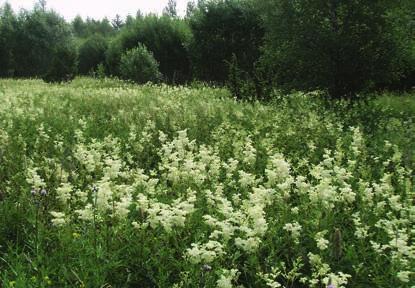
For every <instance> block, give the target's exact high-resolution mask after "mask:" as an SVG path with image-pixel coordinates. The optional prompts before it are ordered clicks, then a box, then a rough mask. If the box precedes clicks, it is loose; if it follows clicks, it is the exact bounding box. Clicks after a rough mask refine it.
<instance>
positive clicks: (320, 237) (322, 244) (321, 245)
mask: <svg viewBox="0 0 415 288" xmlns="http://www.w3.org/2000/svg"><path fill="white" fill-rule="evenodd" d="M326 234H327V230H324V231H322V232H318V233H317V234H316V236H315V237H314V239H315V240H316V243H317V247H318V249H320V250H322V251H323V250H326V249H327V248H328V244H329V241H328V240H327V239H325V238H324V235H326Z"/></svg>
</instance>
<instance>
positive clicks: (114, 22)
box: [111, 14, 124, 31]
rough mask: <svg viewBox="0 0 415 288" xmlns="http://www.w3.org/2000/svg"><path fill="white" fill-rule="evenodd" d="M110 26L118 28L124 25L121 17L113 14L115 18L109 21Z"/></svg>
mask: <svg viewBox="0 0 415 288" xmlns="http://www.w3.org/2000/svg"><path fill="white" fill-rule="evenodd" d="M111 24H112V27H114V29H115V30H117V31H118V30H120V29H121V28H122V26H124V22H123V21H122V19H121V16H120V15H118V14H117V15H115V18H114V19H113V20H112V21H111Z"/></svg>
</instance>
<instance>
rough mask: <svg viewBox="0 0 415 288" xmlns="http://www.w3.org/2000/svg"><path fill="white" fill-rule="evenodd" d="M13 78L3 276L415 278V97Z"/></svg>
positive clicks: (8, 98) (29, 283)
mask: <svg viewBox="0 0 415 288" xmlns="http://www.w3.org/2000/svg"><path fill="white" fill-rule="evenodd" d="M0 87H1V90H0V100H1V103H2V105H0V122H1V123H3V125H2V126H1V127H0V151H1V153H0V161H1V165H0V195H1V197H0V218H1V219H2V221H0V279H1V280H0V283H1V284H0V285H1V286H2V287H103V286H112V287H238V286H243V287H327V286H329V284H332V286H333V285H334V286H335V287H402V288H409V287H411V286H412V283H414V279H415V278H414V277H415V275H414V273H413V267H414V265H415V262H414V251H415V250H414V249H415V247H414V234H413V231H412V230H413V226H414V224H415V223H414V221H415V218H414V206H413V199H414V198H413V197H414V190H413V187H414V186H413V184H414V183H413V181H414V174H413V171H414V168H415V155H414V151H415V149H414V143H415V138H414V137H415V125H414V123H415V119H414V115H415V113H414V110H413V109H415V105H414V98H413V95H410V94H408V95H407V96H403V97H402V98H401V97H398V96H396V95H383V96H380V97H379V99H378V100H370V106H369V107H371V108H370V110H369V111H372V110H376V111H377V113H376V114H370V113H367V112H368V110H367V108H365V107H364V106H357V105H356V106H352V107H350V106H349V105H348V103H344V104H343V103H338V104H337V105H338V107H337V109H336V110H337V111H339V110H343V111H344V112H343V113H341V114H340V115H337V114H336V113H334V112H333V111H332V110H330V109H325V108H324V106H323V105H321V102H320V100H319V98H318V97H317V96H318V95H316V94H315V93H313V94H303V93H296V94H292V95H284V97H283V99H284V100H283V101H281V102H280V103H278V105H275V106H274V105H273V104H272V103H270V104H268V105H264V104H261V103H240V102H236V101H234V100H233V99H231V97H230V94H229V92H228V91H227V90H225V89H218V88H215V89H214V88H209V87H206V86H200V88H198V89H192V88H186V87H169V86H165V85H158V86H150V85H145V86H135V85H132V84H131V83H126V82H120V81H117V80H114V79H107V78H105V79H100V80H92V79H87V78H80V79H75V80H74V81H73V82H71V83H70V84H65V85H48V84H45V83H42V82H41V81H37V80H0ZM343 105H344V106H343Z"/></svg>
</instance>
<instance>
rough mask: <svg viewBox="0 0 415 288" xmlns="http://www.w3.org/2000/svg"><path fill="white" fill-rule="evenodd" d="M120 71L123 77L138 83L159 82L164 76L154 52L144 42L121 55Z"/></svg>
mask: <svg viewBox="0 0 415 288" xmlns="http://www.w3.org/2000/svg"><path fill="white" fill-rule="evenodd" d="M120 73H121V77H122V78H123V79H126V80H132V81H134V82H136V83H138V84H144V83H147V82H158V81H159V80H161V76H162V75H161V73H160V71H159V64H158V63H157V61H156V59H154V56H153V54H152V53H151V52H150V51H148V50H147V48H146V46H144V45H142V44H139V46H138V47H137V48H134V49H131V50H128V51H127V52H126V53H124V54H123V55H122V56H121V62H120Z"/></svg>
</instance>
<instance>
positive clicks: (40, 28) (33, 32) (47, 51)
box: [14, 8, 72, 77]
mask: <svg viewBox="0 0 415 288" xmlns="http://www.w3.org/2000/svg"><path fill="white" fill-rule="evenodd" d="M18 21H19V23H20V24H19V25H18V29H17V31H16V33H15V39H16V45H15V48H14V55H15V56H14V61H15V76H18V77H41V76H43V75H44V74H45V73H46V72H47V70H48V67H49V65H50V64H51V60H52V57H51V55H53V53H54V51H56V47H57V46H59V45H62V44H65V43H68V42H70V41H71V39H72V34H71V30H70V27H69V25H68V24H67V23H66V22H65V20H64V19H63V18H62V17H61V16H59V15H58V14H56V13H55V12H53V11H43V10H42V9H38V8H35V9H34V10H33V11H22V12H21V13H20V14H19V17H18Z"/></svg>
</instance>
